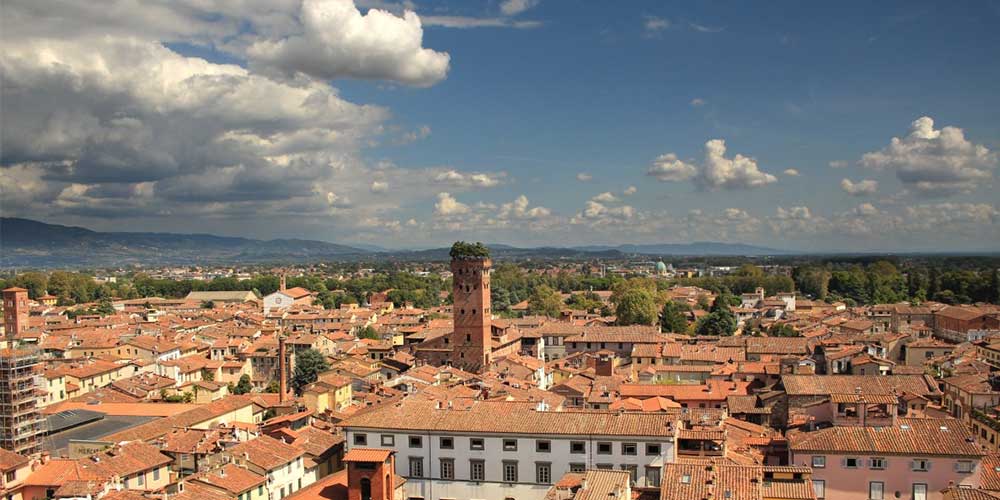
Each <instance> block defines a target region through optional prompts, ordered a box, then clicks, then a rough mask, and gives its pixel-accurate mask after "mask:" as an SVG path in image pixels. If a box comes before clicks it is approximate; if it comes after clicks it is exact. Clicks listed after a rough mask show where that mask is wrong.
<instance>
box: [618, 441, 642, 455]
mask: <svg viewBox="0 0 1000 500" xmlns="http://www.w3.org/2000/svg"><path fill="white" fill-rule="evenodd" d="M638 454H639V445H637V444H635V443H622V455H638Z"/></svg>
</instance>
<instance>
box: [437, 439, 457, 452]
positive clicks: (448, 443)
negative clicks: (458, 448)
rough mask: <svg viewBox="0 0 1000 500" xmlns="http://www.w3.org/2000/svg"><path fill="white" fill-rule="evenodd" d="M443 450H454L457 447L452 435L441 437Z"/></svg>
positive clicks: (440, 443)
mask: <svg viewBox="0 0 1000 500" xmlns="http://www.w3.org/2000/svg"><path fill="white" fill-rule="evenodd" d="M438 444H439V445H440V446H441V449H442V450H454V449H455V439H454V438H450V437H443V438H441V440H440V442H439V443H438Z"/></svg>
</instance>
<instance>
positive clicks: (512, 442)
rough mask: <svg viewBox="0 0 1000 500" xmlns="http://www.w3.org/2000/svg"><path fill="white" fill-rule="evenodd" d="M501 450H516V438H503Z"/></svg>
mask: <svg viewBox="0 0 1000 500" xmlns="http://www.w3.org/2000/svg"><path fill="white" fill-rule="evenodd" d="M503 451H517V440H516V439H504V440H503Z"/></svg>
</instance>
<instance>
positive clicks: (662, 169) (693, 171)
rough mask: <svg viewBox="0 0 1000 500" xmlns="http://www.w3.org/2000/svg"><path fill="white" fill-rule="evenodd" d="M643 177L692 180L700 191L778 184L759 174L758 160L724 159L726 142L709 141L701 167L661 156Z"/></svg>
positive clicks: (673, 180)
mask: <svg viewBox="0 0 1000 500" xmlns="http://www.w3.org/2000/svg"><path fill="white" fill-rule="evenodd" d="M646 175H650V176H652V177H655V178H656V179H658V180H660V181H662V182H678V181H685V180H689V179H691V180H694V183H695V185H697V186H698V187H699V188H701V189H705V190H709V191H714V190H717V189H727V190H731V189H751V188H756V187H761V186H765V185H767V184H771V183H773V182H777V180H778V178H777V177H775V176H774V175H771V174H769V173H766V172H762V171H761V170H760V168H759V167H758V166H757V161H756V160H754V159H753V158H750V157H748V156H743V155H741V154H737V155H736V156H733V157H732V158H727V157H726V141H724V140H722V139H712V140H710V141H708V142H706V143H705V158H704V161H703V162H702V164H701V165H700V166H699V165H695V164H694V163H689V162H685V161H684V160H681V159H680V158H678V157H677V155H676V154H674V153H667V154H663V155H660V156H658V157H657V158H656V160H654V161H653V164H652V165H651V166H650V167H649V169H648V170H646Z"/></svg>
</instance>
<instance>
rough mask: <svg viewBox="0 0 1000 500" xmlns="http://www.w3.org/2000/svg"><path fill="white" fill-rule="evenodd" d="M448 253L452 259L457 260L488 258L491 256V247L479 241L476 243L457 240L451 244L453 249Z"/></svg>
mask: <svg viewBox="0 0 1000 500" xmlns="http://www.w3.org/2000/svg"><path fill="white" fill-rule="evenodd" d="M448 255H450V256H451V258H452V259H457V260H474V259H488V258H490V249H489V248H486V245H483V244H482V243H479V242H478V241H477V242H476V243H466V242H464V241H456V242H455V244H453V245H452V246H451V251H450V252H448Z"/></svg>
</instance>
